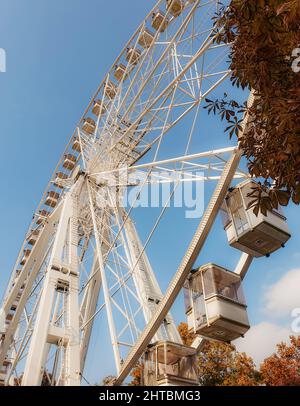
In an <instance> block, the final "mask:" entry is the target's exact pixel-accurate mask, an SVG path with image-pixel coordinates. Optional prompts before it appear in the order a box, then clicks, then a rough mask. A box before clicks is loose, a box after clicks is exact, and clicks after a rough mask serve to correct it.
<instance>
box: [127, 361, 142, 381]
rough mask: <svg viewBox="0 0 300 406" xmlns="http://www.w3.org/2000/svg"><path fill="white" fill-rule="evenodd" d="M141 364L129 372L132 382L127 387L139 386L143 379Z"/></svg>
mask: <svg viewBox="0 0 300 406" xmlns="http://www.w3.org/2000/svg"><path fill="white" fill-rule="evenodd" d="M143 368H144V366H143V364H142V363H138V364H137V366H136V367H135V368H134V369H133V370H132V371H131V374H130V375H131V376H132V377H133V380H132V381H131V382H130V384H129V386H141V385H142V378H143Z"/></svg>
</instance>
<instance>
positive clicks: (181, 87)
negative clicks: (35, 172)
mask: <svg viewBox="0 0 300 406" xmlns="http://www.w3.org/2000/svg"><path fill="white" fill-rule="evenodd" d="M165 5H166V3H165V0H159V1H158V2H157V4H156V5H155V7H154V8H153V10H151V12H150V13H149V14H148V16H147V17H146V19H145V21H144V22H143V23H142V24H141V25H140V26H139V28H138V29H137V30H136V32H135V33H134V35H133V36H132V37H131V38H130V40H129V41H128V43H127V44H126V46H125V47H124V50H123V51H122V52H121V54H120V55H119V57H118V58H117V59H116V61H115V63H114V64H113V66H112V68H111V69H110V71H109V72H108V74H107V76H106V77H105V79H104V80H103V82H102V83H101V84H100V86H99V88H98V89H97V91H96V93H95V95H94V97H93V98H92V100H91V101H90V103H89V105H88V107H87V108H86V110H85V112H84V114H83V116H82V118H81V120H80V122H79V124H78V126H77V128H76V130H75V132H74V134H73V136H72V138H71V140H70V142H69V144H68V145H67V148H66V150H65V152H64V154H63V156H62V158H61V160H60V162H59V163H58V165H57V167H56V169H55V171H54V173H53V176H52V178H51V180H50V182H49V184H48V186H47V188H46V190H45V193H44V195H43V197H42V200H41V202H40V204H39V206H38V208H37V210H36V212H35V214H34V217H33V220H32V223H31V225H30V228H29V231H28V233H27V235H26V238H25V241H24V244H23V246H22V248H21V250H20V253H19V256H18V258H17V261H16V265H15V267H14V270H13V272H12V277H11V280H10V283H9V285H8V288H7V291H6V294H5V297H4V301H3V306H2V309H3V312H4V314H5V319H6V321H5V323H6V326H5V332H4V334H2V335H1V336H0V365H1V366H2V369H0V373H1V374H2V375H4V376H5V379H6V384H9V382H11V381H12V380H13V379H16V380H17V381H18V382H20V381H22V385H30V384H31V385H39V384H41V381H42V380H44V379H47V380H48V381H49V382H48V383H50V384H51V385H79V384H80V380H81V377H82V376H83V374H84V367H85V361H86V357H87V351H88V348H89V344H90V340H91V335H92V327H93V323H94V320H95V318H96V317H97V316H98V315H99V314H100V313H101V312H102V311H104V310H105V311H106V315H107V320H108V325H109V333H110V339H111V344H112V348H113V354H114V360H115V367H116V371H117V374H118V378H117V381H116V383H121V382H122V380H123V379H124V378H125V377H126V376H127V375H128V373H129V372H130V369H131V368H132V367H133V366H134V365H135V362H137V361H138V359H139V357H140V356H141V355H142V353H143V351H144V350H145V348H146V346H147V345H148V344H149V342H150V341H151V340H152V339H153V337H155V339H159V340H161V339H163V340H169V341H172V342H173V343H174V342H175V343H180V342H181V340H180V337H179V334H178V332H177V329H176V327H175V323H174V321H173V319H172V317H171V315H170V313H169V310H170V307H171V305H172V303H173V302H174V300H175V298H176V297H177V295H178V293H179V291H180V289H181V287H182V285H183V283H184V280H185V278H186V276H187V275H188V272H189V271H190V268H191V266H192V264H193V262H194V261H195V259H196V257H197V255H198V253H199V252H200V249H201V247H202V246H203V244H204V242H205V240H206V237H207V235H208V233H209V231H210V229H211V227H212V224H213V222H214V219H215V218H216V216H217V213H218V210H219V207H220V205H221V203H222V201H223V199H224V196H225V193H226V191H227V188H228V186H229V184H230V182H231V180H232V179H233V178H244V177H246V176H247V175H246V174H245V173H244V172H243V171H242V170H240V169H238V163H239V160H240V156H241V151H239V150H237V149H236V148H224V149H221V150H215V151H208V152H201V153H198V154H190V153H189V147H190V143H191V139H192V135H193V132H194V130H195V123H196V121H197V120H198V113H199V106H200V103H201V101H202V100H203V99H205V97H206V96H207V95H209V93H210V92H212V91H213V90H214V89H216V88H217V87H218V86H219V85H221V84H222V82H223V81H224V80H225V79H226V78H227V77H228V75H229V72H228V71H227V70H224V66H223V65H222V63H223V61H224V59H225V58H226V47H224V49H223V47H221V46H215V45H214V43H213V41H214V35H215V33H214V32H213V27H212V24H211V20H210V17H211V16H212V15H213V14H214V12H215V11H216V10H217V8H218V1H217V0H208V1H206V2H202V1H200V0H195V1H193V2H191V1H186V2H184V8H183V10H182V13H181V14H180V15H179V16H178V17H175V16H174V15H172V13H171V12H170V11H167V12H166V13H165V14H166V16H165V20H162V23H161V24H164V22H165V21H166V19H168V21H169V24H168V27H166V29H165V30H164V32H162V30H161V29H160V27H158V29H157V30H156V32H153V37H151V38H153V39H152V40H151V38H150V40H151V41H152V42H151V43H150V42H149V43H148V45H149V46H147V47H146V46H142V47H141V45H139V44H141V41H140V39H141V34H142V33H143V32H144V30H145V28H148V29H149V28H150V25H151V23H152V14H153V12H156V11H157V9H159V8H163V9H165ZM148 39H149V37H148ZM127 48H130V49H132V50H133V51H134V50H135V51H136V50H138V51H139V52H140V56H139V57H138V58H137V60H135V61H133V59H132V56H131V57H128V56H127ZM131 55H136V53H134V52H132V53H131ZM133 62H134V63H133ZM115 65H117V66H121V65H123V66H124V74H125V75H124V76H123V77H122V78H120V77H119V81H118V82H116V81H115V80H114V72H115V69H114V66H115ZM125 78H126V79H125ZM95 106H96V108H95ZM192 112H193V113H194V118H193V120H192V122H193V124H192V128H191V131H190V134H188V140H187V145H186V148H185V151H184V154H182V155H181V156H180V157H177V158H167V159H160V157H159V153H160V149H161V145H162V143H163V141H164V139H165V137H166V135H167V134H169V133H170V136H171V135H172V129H173V128H174V127H175V126H176V124H178V123H179V122H180V121H181V120H184V119H185V117H186V116H187V115H188V114H189V113H192ZM92 117H93V118H92ZM151 154H152V155H151ZM149 156H151V159H150V158H148V161H147V162H146V163H143V164H137V162H138V161H139V160H141V159H142V158H144V157H149ZM158 157H159V158H158ZM178 164H180V169H178ZM176 165H177V167H176ZM124 168H127V170H128V173H131V172H133V171H136V170H138V171H144V172H145V175H146V176H145V182H144V184H146V183H147V182H148V181H149V178H150V175H151V173H152V172H153V170H154V169H158V170H161V169H165V170H167V171H170V172H174V173H179V174H185V173H188V174H189V175H190V178H189V181H198V180H212V181H215V180H217V181H218V185H217V187H216V189H215V192H214V194H213V196H212V198H211V201H210V203H209V205H208V207H207V209H206V211H205V214H204V217H203V219H202V220H201V223H200V225H199V228H198V229H197V231H196V233H195V236H194V238H193V240H192V242H191V245H190V247H189V249H188V251H187V253H186V255H185V257H184V259H183V261H182V263H181V265H180V267H179V268H178V271H177V273H176V274H175V276H174V279H173V281H172V282H171V284H170V286H169V288H168V290H167V292H166V294H165V295H163V294H162V291H161V289H160V286H159V284H158V282H157V280H156V278H155V273H154V271H153V269H152V267H151V265H150V262H149V260H148V257H147V253H146V248H147V244H148V242H149V241H150V239H151V238H152V236H153V234H154V232H155V230H156V228H157V227H158V224H159V222H160V221H161V218H162V217H163V215H164V213H165V210H166V207H164V208H163V209H162V211H161V213H160V215H159V216H158V218H157V221H156V222H155V225H154V227H153V229H152V230H151V232H150V233H149V236H148V238H147V239H146V242H145V243H144V244H143V243H142V242H141V239H140V238H139V236H138V232H137V230H136V227H135V225H134V223H133V221H132V216H131V214H132V213H131V212H132V210H133V205H132V206H131V207H130V208H128V209H126V211H125V210H124V209H123V208H122V207H120V204H119V202H118V199H117V198H116V196H113V193H112V191H111V189H110V188H109V187H108V185H107V184H105V182H104V181H103V180H105V177H106V176H107V175H115V174H118V173H119V172H120V171H122V170H124ZM199 170H201V171H203V173H204V174H203V176H202V177H199V176H198V177H196V176H195V174H194V173H196V171H199ZM163 181H164V180H163V179H162V182H163ZM128 186H130V185H129V184H126V183H125V184H124V185H120V184H116V185H115V187H116V188H117V189H118V193H117V195H120V196H122V195H123V193H124V190H125V189H126V188H127V187H128ZM141 187H143V184H142V185H141ZM175 187H176V185H175ZM49 192H51V196H55V202H54V201H51V205H52V206H53V205H55V207H52V206H51V205H50V206H49V205H45V203H46V202H47V201H46V199H47V196H49ZM58 194H59V196H58ZM170 198H171V194H170ZM48 203H49V199H48ZM35 230H39V233H38V235H37V238H36V241H35V242H34V245H32V246H31V245H30V244H29V242H28V241H29V237H30V236H31V235H32V232H33V231H35ZM31 242H32V241H31ZM24 250H25V253H26V255H25V260H24V261H22V258H23V252H24ZM20 262H22V263H23V265H21V266H20ZM241 272H242V271H241ZM102 300H103V302H102V303H101V301H102ZM144 328H145V330H144V332H143V333H141V332H142V331H143V329H144ZM2 329H3V328H2ZM130 350H131V352H130V353H129V351H130ZM128 353H129V355H128ZM1 371H2V372H1ZM3 371H4V372H3ZM2 375H1V376H2ZM99 375H100V370H99ZM0 380H1V377H0Z"/></svg>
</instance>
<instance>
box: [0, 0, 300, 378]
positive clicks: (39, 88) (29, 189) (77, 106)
mask: <svg viewBox="0 0 300 406" xmlns="http://www.w3.org/2000/svg"><path fill="white" fill-rule="evenodd" d="M154 4H155V1H153V0H126V1H122V0H115V1H104V0H51V1H50V0H49V1H47V0H0V48H3V49H5V51H6V55H7V72H6V73H0V141H1V144H0V145H1V159H0V173H1V199H0V228H1V245H0V295H1V296H2V293H3V290H4V289H5V287H6V283H7V281H8V278H9V275H10V272H11V269H12V267H13V264H14V261H15V258H16V255H17V253H18V250H19V248H20V245H21V243H22V241H23V237H24V233H25V232H26V230H27V227H28V224H29V222H30V219H31V215H32V213H33V212H34V210H35V207H36V205H37V203H38V202H39V200H40V198H41V194H42V192H43V189H44V187H45V185H46V184H47V182H48V180H49V177H50V175H51V173H52V171H53V169H54V167H55V165H56V163H57V161H58V159H59V157H60V155H61V153H62V152H63V149H64V146H65V144H66V142H67V141H68V139H69V137H70V136H71V134H72V132H73V130H74V128H75V126H76V123H77V121H78V119H79V118H80V116H81V114H82V112H83V110H84V108H85V106H86V105H87V103H88V101H89V99H90V97H91V95H92V94H93V92H94V91H95V89H96V87H97V86H98V84H99V83H100V81H101V79H102V78H103V77H104V75H105V73H106V71H107V70H108V68H109V67H110V66H111V64H112V63H113V61H114V59H115V57H116V56H117V55H118V53H119V52H120V51H121V49H122V47H123V45H124V44H125V42H126V41H127V40H128V38H129V37H130V36H131V34H132V32H133V31H134V30H135V28H136V27H137V25H138V24H139V23H140V22H141V21H142V19H143V18H144V16H145V15H146V13H147V12H148V11H149V10H150V9H151V8H152V6H153V5H154ZM228 90H230V88H228ZM201 114H202V113H201ZM201 117H202V119H203V120H204V121H203V125H204V127H205V128H206V129H211V128H212V127H211V124H209V123H208V121H207V122H206V120H207V118H206V113H205V112H203V114H202V115H201ZM216 120H217V119H216ZM214 132H215V133H216V134H217V137H216V138H215V141H214V143H215V144H214V145H213V146H211V145H210V140H209V138H206V139H205V141H204V142H203V148H201V150H206V149H208V148H210V147H223V146H227V145H229V141H228V139H227V136H226V135H224V134H223V132H222V129H221V126H220V124H219V123H217V122H215V127H214ZM169 152H170V154H169V156H174V153H175V150H174V151H173V150H172V147H171V146H170V151H169ZM192 152H198V151H192ZM285 213H286V215H287V217H288V220H289V225H290V229H291V233H292V239H291V240H290V241H289V243H288V244H287V246H286V248H285V249H282V250H280V251H278V252H277V253H275V254H274V255H272V256H271V257H270V258H261V259H257V260H255V261H254V263H253V265H252V267H251V270H250V271H249V273H248V275H247V277H246V279H245V284H244V288H245V294H246V298H247V302H248V306H249V308H248V310H249V317H250V321H251V324H252V326H253V328H252V329H251V330H250V333H249V334H248V335H247V336H246V338H245V339H244V341H243V342H242V343H240V344H239V346H240V348H242V349H247V351H248V353H250V355H252V356H254V358H255V360H256V361H257V362H259V361H260V360H261V359H262V358H263V356H265V355H267V354H269V353H270V352H272V351H273V349H274V344H275V342H278V341H280V340H281V339H285V338H286V337H287V336H288V335H289V334H291V333H292V331H291V327H290V325H291V322H292V318H291V316H290V313H291V311H292V309H294V308H295V307H300V298H298V296H299V295H298V293H297V286H299V283H300V277H299V272H300V266H299V260H300V244H299V242H300V231H299V230H300V216H299V208H298V207H295V206H292V205H291V206H290V207H289V208H287V209H286V210H285ZM140 220H141V221H143V215H142V214H141V215H140ZM144 221H145V222H146V221H147V219H146V218H144ZM178 221H179V225H178V227H176V230H175V229H173V230H170V229H169V228H167V227H166V226H165V228H163V229H162V231H161V234H160V236H161V237H160V240H157V242H156V243H153V244H152V245H151V247H150V249H151V250H150V252H149V256H150V259H151V261H152V263H153V267H154V269H160V272H159V274H158V279H159V281H160V283H161V286H162V287H163V288H166V287H167V285H168V282H169V280H170V278H171V276H172V273H173V272H174V270H175V269H176V265H178V262H179V261H180V258H181V255H182V250H180V249H181V248H182V240H183V239H184V241H185V243H186V244H187V243H188V241H189V239H190V238H191V236H192V232H193V230H194V228H195V226H196V223H195V221H192V220H184V219H178ZM168 250H169V251H168ZM168 252H170V253H171V256H168V255H163V254H165V253H168ZM238 255H239V254H238V252H237V251H236V250H233V249H230V248H229V247H228V245H227V243H226V238H225V234H224V232H223V231H222V227H221V223H220V221H219V220H218V222H217V224H216V228H215V231H214V233H213V234H212V235H211V236H210V238H209V241H208V245H207V247H206V248H205V249H204V251H203V253H202V254H201V258H200V259H199V260H198V263H199V264H200V263H203V262H206V261H210V262H217V263H220V265H224V266H226V267H228V268H229V269H232V268H234V266H235V264H236V262H237V260H238ZM162 270H164V271H162ZM298 289H299V288H298ZM173 313H174V315H175V318H176V321H177V322H179V321H182V320H183V319H184V312H183V308H182V301H181V300H179V301H178V302H176V305H175V306H174V311H173ZM102 322H103V323H106V321H105V320H104V321H102ZM99 323H100V322H99ZM95 327H96V328H97V327H99V324H98V323H97V325H96V326H95ZM101 334H102V335H103V334H104V333H102V332H101ZM101 334H100V332H99V331H96V334H95V337H96V338H95V340H94V342H93V354H92V356H91V354H89V358H88V360H89V362H90V364H89V365H90V366H89V368H88V369H87V371H86V377H87V378H88V380H89V381H90V382H92V383H93V382H97V381H98V382H99V381H100V380H101V379H102V377H103V376H105V375H108V374H109V373H112V372H113V368H112V359H111V353H109V352H108V353H105V352H104V353H100V352H99V354H98V352H97V348H98V346H101V342H102V335H101ZM97 340H98V341H97ZM103 340H104V338H103ZM95 354H98V355H97V356H95ZM97 357H98V358H97ZM100 365H101V367H102V371H103V372H102V373H99V366H100ZM104 365H105V367H104V368H103V366H104Z"/></svg>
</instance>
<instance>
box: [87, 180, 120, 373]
mask: <svg viewBox="0 0 300 406" xmlns="http://www.w3.org/2000/svg"><path fill="white" fill-rule="evenodd" d="M87 190H88V198H89V205H90V212H91V217H92V224H93V229H94V235H95V241H96V255H97V259H98V261H99V268H100V274H101V280H102V288H103V294H104V300H105V307H106V314H107V321H108V327H109V332H110V337H111V341H112V347H113V353H114V359H115V365H116V370H117V373H119V372H120V369H121V356H120V352H119V347H118V338H117V333H116V328H115V323H114V320H113V314H112V306H111V298H110V293H109V287H108V283H107V280H106V274H105V268H104V259H103V252H102V242H101V241H100V238H99V229H98V225H97V220H96V214H95V206H94V201H93V196H92V191H91V187H90V184H89V182H88V181H87Z"/></svg>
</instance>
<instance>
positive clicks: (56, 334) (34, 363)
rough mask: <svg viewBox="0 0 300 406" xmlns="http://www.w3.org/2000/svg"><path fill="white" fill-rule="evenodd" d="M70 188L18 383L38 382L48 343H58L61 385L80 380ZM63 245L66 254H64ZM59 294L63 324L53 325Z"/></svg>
mask: <svg viewBox="0 0 300 406" xmlns="http://www.w3.org/2000/svg"><path fill="white" fill-rule="evenodd" d="M71 193H72V192H71V191H70V192H69V194H68V195H67V196H66V197H65V202H64V206H63V209H62V213H61V217H60V222H59V225H58V229H57V232H56V236H55V241H54V244H53V249H52V253H51V257H50V261H49V266H48V270H47V274H46V278H45V282H44V286H43V292H42V296H41V301H40V304H39V308H38V313H37V318H36V323H35V328H34V331H33V334H32V338H31V343H30V347H29V352H28V356H27V361H26V364H25V369H24V375H23V379H22V386H38V385H40V384H41V381H42V378H43V373H44V368H45V363H46V357H47V354H48V350H49V344H54V345H57V346H58V345H62V346H63V347H64V349H65V351H64V354H63V361H62V365H63V370H62V374H61V384H62V385H79V384H80V356H79V354H80V351H79V306H78V272H77V266H78V265H77V252H76V250H77V238H78V236H77V216H76V211H75V207H74V205H75V202H74V200H73V196H72V194H71ZM66 246H67V250H66V251H67V252H68V257H67V259H66V258H65V257H64V253H65V252H64V247H66ZM55 294H57V295H58V294H59V295H61V300H62V303H64V304H65V306H64V307H63V320H64V325H63V326H58V325H56V323H55V322H56V321H57V320H56V319H55V316H56V315H55V314H53V315H52V312H53V309H54V296H55Z"/></svg>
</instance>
